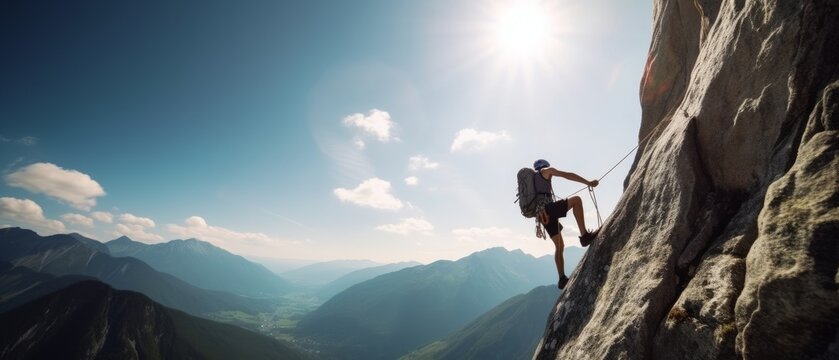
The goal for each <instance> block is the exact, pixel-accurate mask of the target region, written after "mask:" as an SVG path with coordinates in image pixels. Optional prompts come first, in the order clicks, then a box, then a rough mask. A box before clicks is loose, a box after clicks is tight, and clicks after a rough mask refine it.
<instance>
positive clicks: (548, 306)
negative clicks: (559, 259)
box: [401, 286, 560, 360]
mask: <svg viewBox="0 0 839 360" xmlns="http://www.w3.org/2000/svg"><path fill="white" fill-rule="evenodd" d="M559 294H560V290H559V289H557V288H556V286H540V287H537V288H535V289H533V290H531V291H530V292H529V293H527V294H521V295H517V296H514V297H512V298H510V299H509V300H507V301H505V302H503V303H501V305H498V306H496V307H494V308H493V309H492V310H490V311H487V312H486V313H485V314H483V315H481V317H479V318H477V319H475V320H474V321H472V322H471V323H469V324H468V325H466V326H464V327H463V328H462V329H460V330H458V331H456V332H454V333H452V334H451V335H449V336H447V337H446V338H444V339H442V340H439V341H435V342H433V343H431V344H428V345H426V346H423V347H422V348H420V349H418V350H416V351H414V352H412V353H410V354H408V355H406V356H403V357H402V358H401V359H402V360H425V359H429V360H430V359H440V360H460V359H496V360H507V359H510V360H513V359H515V360H529V359H530V358H531V357H532V355H533V350H534V349H535V348H536V344H537V343H538V342H539V337H540V336H541V335H542V331H543V330H544V328H543V327H542V319H544V318H545V315H547V314H549V313H550V312H551V310H553V305H554V303H555V302H556V298H557V297H559Z"/></svg>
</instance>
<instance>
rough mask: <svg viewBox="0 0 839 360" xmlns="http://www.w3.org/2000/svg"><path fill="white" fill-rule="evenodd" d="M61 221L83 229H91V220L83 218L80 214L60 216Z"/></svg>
mask: <svg viewBox="0 0 839 360" xmlns="http://www.w3.org/2000/svg"><path fill="white" fill-rule="evenodd" d="M61 220H64V221H66V222H68V223H71V224H76V225H82V226H84V227H88V228H92V227H93V219H91V218H89V217H87V216H84V215H82V214H75V213H69V214H64V215H61Z"/></svg>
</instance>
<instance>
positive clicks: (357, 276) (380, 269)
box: [317, 261, 422, 299]
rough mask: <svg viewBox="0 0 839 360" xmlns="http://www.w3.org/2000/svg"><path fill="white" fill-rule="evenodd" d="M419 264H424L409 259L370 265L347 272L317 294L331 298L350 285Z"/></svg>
mask: <svg viewBox="0 0 839 360" xmlns="http://www.w3.org/2000/svg"><path fill="white" fill-rule="evenodd" d="M417 265H422V264H420V263H418V262H415V261H408V262H400V263H393V264H387V265H382V266H373V267H369V268H365V269H361V270H356V271H353V272H351V273H349V274H346V275H344V276H341V277H339V278H337V279H335V280H333V281H332V282H330V283H329V284H326V285H324V286H323V288H321V289H320V290H319V291H318V294H317V295H318V297H320V298H321V299H329V298H331V297H333V296H335V294H338V293H340V292H341V291H344V290H346V289H347V288H349V287H350V286H353V285H355V284H358V283H361V282H365V281H367V280H370V279H372V278H375V277H377V276H379V275H384V274H387V273H391V272H394V271H399V270H402V269H404V268H408V267H412V266H417Z"/></svg>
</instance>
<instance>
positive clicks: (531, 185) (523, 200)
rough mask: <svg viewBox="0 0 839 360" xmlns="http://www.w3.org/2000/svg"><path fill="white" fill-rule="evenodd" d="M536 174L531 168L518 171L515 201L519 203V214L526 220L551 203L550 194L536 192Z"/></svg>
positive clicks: (551, 197)
mask: <svg viewBox="0 0 839 360" xmlns="http://www.w3.org/2000/svg"><path fill="white" fill-rule="evenodd" d="M537 175H539V173H538V172H536V171H534V170H533V169H531V168H522V169H521V170H519V173H518V175H517V176H516V177H517V178H518V182H519V189H518V193H517V194H516V197H518V199H517V200H516V201H517V202H518V203H519V208H520V209H521V214H522V215H524V217H526V218H533V217H536V214H538V213H539V211H540V210H542V208H544V207H545V205H547V204H548V203H550V202H551V201H553V194H552V193H544V192H543V193H539V192H537V191H536V176H537Z"/></svg>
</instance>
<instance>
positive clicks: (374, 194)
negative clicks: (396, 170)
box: [333, 178, 402, 210]
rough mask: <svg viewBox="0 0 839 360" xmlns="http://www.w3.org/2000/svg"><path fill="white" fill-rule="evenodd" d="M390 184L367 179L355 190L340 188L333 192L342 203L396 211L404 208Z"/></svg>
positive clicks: (377, 179)
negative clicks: (392, 191)
mask: <svg viewBox="0 0 839 360" xmlns="http://www.w3.org/2000/svg"><path fill="white" fill-rule="evenodd" d="M390 190H391V186H390V182H387V181H385V180H382V179H379V178H372V179H367V180H365V181H364V182H362V183H361V184H359V185H358V186H356V187H355V189H344V188H338V189H335V190H333V193H335V196H337V197H338V199H340V200H341V201H342V202H351V203H353V204H356V205H360V206H368V207H372V208H376V209H385V210H396V209H401V208H402V201H401V200H399V199H397V198H396V197H395V196H393V194H391V193H390Z"/></svg>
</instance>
